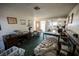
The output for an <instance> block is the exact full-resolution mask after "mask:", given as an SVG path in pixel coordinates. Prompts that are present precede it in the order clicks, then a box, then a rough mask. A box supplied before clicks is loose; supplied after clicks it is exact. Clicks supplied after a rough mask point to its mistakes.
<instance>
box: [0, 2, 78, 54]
mask: <svg viewBox="0 0 79 59" xmlns="http://www.w3.org/2000/svg"><path fill="white" fill-rule="evenodd" d="M78 22H79V4H78V3H0V49H2V50H3V52H6V50H8V49H10V48H13V47H14V48H16V47H18V48H21V50H23V52H24V53H23V56H57V55H58V56H63V55H65V56H74V55H79V53H77V52H78V51H79V47H77V46H78V45H79V44H78V38H79V31H78V30H79V23H78ZM70 31H71V32H72V33H71V32H70ZM63 34H64V35H66V36H67V37H66V38H63V37H64V35H63ZM71 34H72V35H73V36H75V37H76V38H75V37H74V39H75V40H74V39H73V41H75V42H76V41H77V42H76V43H74V42H73V41H71V40H72V39H71V38H72V36H71ZM54 36H55V37H54ZM52 39H54V40H52ZM62 39H64V40H62ZM65 39H70V40H69V41H66V40H65ZM59 40H60V41H65V44H67V42H72V43H69V44H68V46H64V45H62V44H61V43H60V42H59ZM44 42H46V43H45V44H46V45H47V46H45V44H44ZM49 43H50V44H49ZM53 43H54V45H52V44H53ZM57 44H58V45H57ZM43 45H44V46H43ZM48 45H49V46H48ZM42 46H43V47H42ZM60 46H61V48H60ZM75 47H77V48H75ZM63 48H66V50H67V51H68V52H64V51H62V50H63ZM39 49H40V50H39ZM51 50H54V51H55V50H56V52H52V53H51ZM74 50H75V51H76V52H75V51H74ZM77 50H78V51H77ZM39 51H40V52H39ZM69 51H71V52H69ZM3 52H2V53H1V54H0V55H1V56H7V55H8V54H5V53H4V54H3ZM61 52H62V54H61ZM6 53H7V52H6ZM20 53H21V52H20ZM9 55H10V54H9ZM12 56H13V54H12ZM14 56H15V55H14ZM18 56H20V54H18Z"/></svg>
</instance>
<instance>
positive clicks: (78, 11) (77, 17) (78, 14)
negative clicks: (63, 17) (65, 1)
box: [68, 4, 79, 34]
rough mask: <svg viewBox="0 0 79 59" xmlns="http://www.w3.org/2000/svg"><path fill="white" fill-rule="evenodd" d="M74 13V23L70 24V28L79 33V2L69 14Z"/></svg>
mask: <svg viewBox="0 0 79 59" xmlns="http://www.w3.org/2000/svg"><path fill="white" fill-rule="evenodd" d="M72 13H74V17H73V23H72V24H69V25H68V28H69V29H71V30H73V31H74V32H76V33H78V34H79V4H77V5H76V6H75V7H74V8H73V10H72V11H71V12H70V13H69V16H70V15H71V14H72Z"/></svg>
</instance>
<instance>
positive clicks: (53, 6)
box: [0, 3, 76, 18]
mask: <svg viewBox="0 0 79 59" xmlns="http://www.w3.org/2000/svg"><path fill="white" fill-rule="evenodd" d="M75 5H76V4H75V3H23V4H21V3H20V4H0V6H1V8H3V9H5V8H6V9H7V7H9V9H10V7H11V9H12V8H13V10H15V11H17V12H19V13H20V14H21V13H22V14H27V15H29V16H39V17H42V18H49V17H64V16H67V15H68V14H69V12H70V11H71V10H72V8H73V7H74V6H75ZM35 6H39V7H40V10H38V11H36V10H34V9H33V8H34V7H35Z"/></svg>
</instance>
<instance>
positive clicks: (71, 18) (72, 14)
mask: <svg viewBox="0 0 79 59" xmlns="http://www.w3.org/2000/svg"><path fill="white" fill-rule="evenodd" d="M73 15H74V13H72V14H71V23H72V22H73Z"/></svg>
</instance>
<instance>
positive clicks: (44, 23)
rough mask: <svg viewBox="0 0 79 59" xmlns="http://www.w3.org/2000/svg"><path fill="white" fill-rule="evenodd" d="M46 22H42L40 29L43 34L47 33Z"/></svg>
mask: <svg viewBox="0 0 79 59" xmlns="http://www.w3.org/2000/svg"><path fill="white" fill-rule="evenodd" d="M45 25H46V21H44V20H43V21H40V29H41V31H42V32H45V28H46V26H45Z"/></svg>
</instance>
